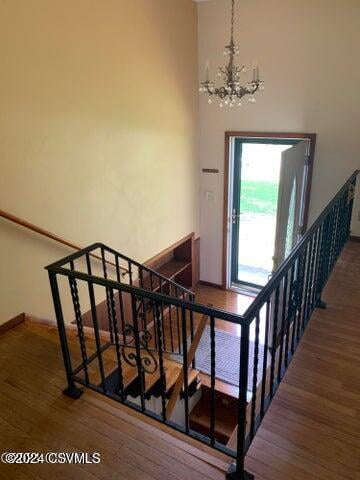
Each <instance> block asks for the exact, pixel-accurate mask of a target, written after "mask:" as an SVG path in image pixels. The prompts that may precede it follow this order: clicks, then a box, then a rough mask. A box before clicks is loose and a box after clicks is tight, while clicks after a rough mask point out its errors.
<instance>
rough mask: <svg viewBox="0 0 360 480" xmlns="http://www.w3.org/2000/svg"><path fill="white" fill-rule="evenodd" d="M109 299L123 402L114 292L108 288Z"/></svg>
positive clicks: (121, 394)
mask: <svg viewBox="0 0 360 480" xmlns="http://www.w3.org/2000/svg"><path fill="white" fill-rule="evenodd" d="M109 299H110V307H111V312H112V319H113V322H114V324H113V329H114V340H115V351H116V360H117V365H118V373H119V390H120V397H121V400H122V401H124V400H125V394H124V379H123V369H122V364H121V353H120V341H119V329H118V325H117V318H116V305H115V298H114V291H113V289H112V288H109Z"/></svg>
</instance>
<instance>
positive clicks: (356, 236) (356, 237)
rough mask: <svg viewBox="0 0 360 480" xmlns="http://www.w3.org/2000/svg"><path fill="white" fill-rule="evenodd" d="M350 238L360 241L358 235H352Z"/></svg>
mask: <svg viewBox="0 0 360 480" xmlns="http://www.w3.org/2000/svg"><path fill="white" fill-rule="evenodd" d="M350 240H352V241H353V242H360V237H359V236H358V235H350Z"/></svg>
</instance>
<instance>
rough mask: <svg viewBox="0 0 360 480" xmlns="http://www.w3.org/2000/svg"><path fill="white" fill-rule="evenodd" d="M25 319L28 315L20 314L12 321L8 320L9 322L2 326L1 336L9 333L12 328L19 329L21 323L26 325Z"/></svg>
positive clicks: (0, 329)
mask: <svg viewBox="0 0 360 480" xmlns="http://www.w3.org/2000/svg"><path fill="white" fill-rule="evenodd" d="M25 318H26V314H25V313H20V314H19V315H17V316H16V317H14V318H12V319H11V320H8V321H7V322H5V323H3V324H2V325H0V335H1V334H2V333H5V332H7V331H8V330H11V329H12V328H15V327H17V326H18V325H20V324H21V323H24V322H25Z"/></svg>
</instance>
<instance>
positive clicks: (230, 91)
mask: <svg viewBox="0 0 360 480" xmlns="http://www.w3.org/2000/svg"><path fill="white" fill-rule="evenodd" d="M234 4H235V0H231V34H230V43H229V45H226V47H225V51H224V55H226V56H228V57H229V62H228V64H227V65H226V66H225V67H220V68H219V72H218V76H219V77H220V78H222V79H223V81H224V84H223V85H222V86H221V87H216V86H215V84H214V82H212V81H210V66H209V62H206V66H205V72H206V80H205V81H204V82H201V84H200V93H207V94H208V95H209V100H208V102H209V103H213V99H212V97H213V96H214V95H215V96H216V97H219V98H220V104H219V105H220V107H223V106H224V105H228V106H229V107H234V106H235V105H236V104H237V105H238V106H239V107H241V105H242V104H241V99H242V98H243V97H244V96H245V95H250V96H249V98H248V102H249V103H255V102H256V98H255V96H254V95H255V93H256V92H257V91H259V90H264V82H263V81H261V80H260V76H259V66H258V65H257V64H256V65H254V66H253V77H252V81H251V82H247V84H246V86H242V85H240V74H242V73H246V72H247V71H248V70H247V68H246V67H245V66H244V65H243V66H242V67H237V66H236V65H235V62H234V60H235V59H234V57H235V55H239V53H240V48H239V46H238V45H235V42H234Z"/></svg>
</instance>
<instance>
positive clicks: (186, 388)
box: [181, 308, 189, 434]
mask: <svg viewBox="0 0 360 480" xmlns="http://www.w3.org/2000/svg"><path fill="white" fill-rule="evenodd" d="M181 327H182V350H183V351H182V354H183V372H184V413H185V433H186V434H188V433H189V385H188V368H189V367H188V360H187V354H188V351H187V328H186V310H185V308H181Z"/></svg>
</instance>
